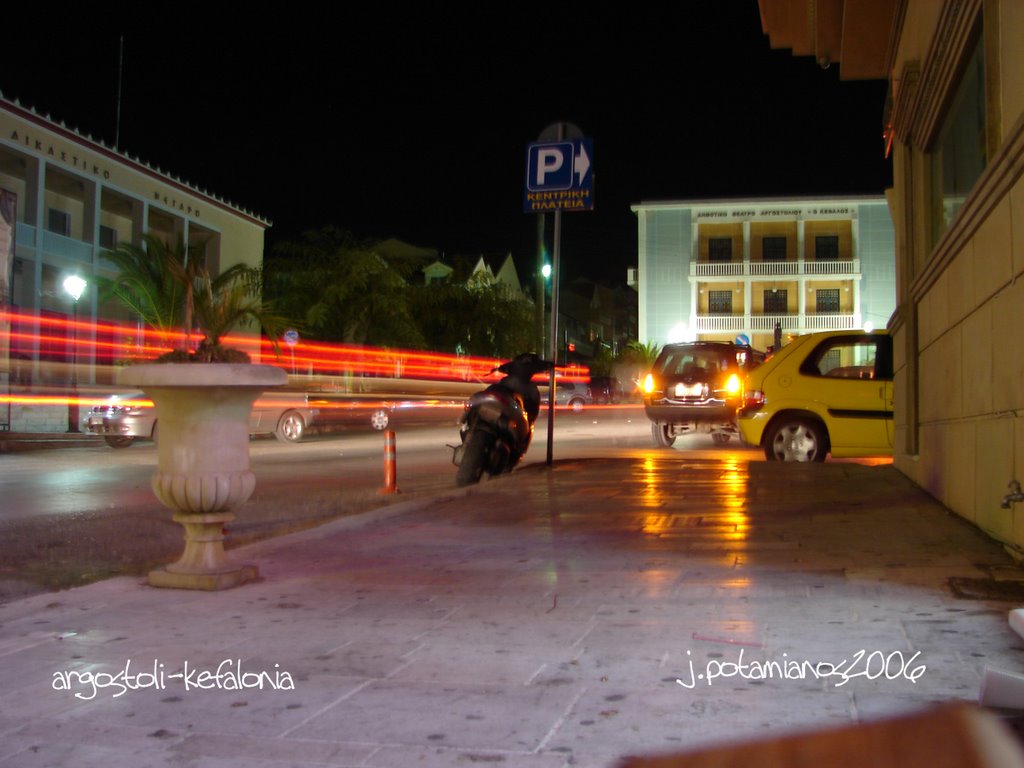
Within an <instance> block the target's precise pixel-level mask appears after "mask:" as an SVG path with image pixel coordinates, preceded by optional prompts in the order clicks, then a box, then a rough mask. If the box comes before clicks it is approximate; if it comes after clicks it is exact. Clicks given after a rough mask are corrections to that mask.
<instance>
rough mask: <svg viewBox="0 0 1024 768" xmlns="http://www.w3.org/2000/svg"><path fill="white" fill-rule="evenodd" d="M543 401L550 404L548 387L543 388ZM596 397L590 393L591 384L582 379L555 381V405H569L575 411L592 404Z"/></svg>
mask: <svg viewBox="0 0 1024 768" xmlns="http://www.w3.org/2000/svg"><path fill="white" fill-rule="evenodd" d="M540 399H541V403H542V404H543V405H547V404H548V388H547V387H543V388H542V389H541V396H540ZM593 402H594V398H593V396H592V395H591V393H590V386H589V385H587V384H584V383H583V382H580V381H556V382H555V405H556V406H558V405H567V406H569V407H570V408H572V409H573V410H574V411H576V412H579V411H582V410H583V406H585V405H591V404H593Z"/></svg>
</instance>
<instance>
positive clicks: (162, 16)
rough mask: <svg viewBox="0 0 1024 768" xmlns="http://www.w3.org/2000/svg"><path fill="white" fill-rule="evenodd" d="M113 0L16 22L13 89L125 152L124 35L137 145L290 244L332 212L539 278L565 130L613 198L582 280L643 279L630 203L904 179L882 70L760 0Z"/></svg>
mask: <svg viewBox="0 0 1024 768" xmlns="http://www.w3.org/2000/svg"><path fill="white" fill-rule="evenodd" d="M95 7H101V8H105V9H107V10H106V11H105V12H99V13H97V12H92V11H90V14H89V15H86V14H85V13H83V12H76V13H77V15H76V14H75V13H70V14H69V13H65V14H64V15H60V14H56V13H55V14H53V15H52V16H50V15H38V16H34V17H31V18H26V19H24V20H23V21H22V20H20V19H18V20H16V21H18V22H21V23H20V27H19V25H18V24H10V23H8V24H7V25H6V26H7V28H8V30H13V29H19V33H18V34H13V35H6V36H5V40H4V44H3V50H4V53H5V57H4V58H5V60H6V61H7V62H8V66H6V67H4V68H3V69H2V71H0V91H2V92H3V94H4V96H5V97H7V98H9V99H18V100H19V101H21V102H22V103H23V104H26V105H29V106H32V107H34V108H36V110H37V111H39V112H42V113H44V114H46V113H49V114H51V115H52V117H53V118H55V119H57V120H63V121H65V122H66V123H67V124H68V125H69V126H73V127H77V128H78V129H79V130H80V131H81V132H83V133H87V134H92V135H93V136H94V137H95V138H98V139H101V140H103V141H104V142H106V143H108V144H113V143H114V141H115V136H116V132H117V125H118V123H117V112H118V110H117V97H118V71H119V66H118V61H119V53H118V51H119V45H120V39H121V36H122V35H123V37H124V66H123V70H122V73H123V78H122V87H121V110H120V142H119V148H120V149H121V150H122V151H127V152H128V153H130V154H132V155H134V156H138V157H140V158H141V159H142V160H144V161H146V162H148V163H149V164H151V165H153V166H156V167H160V168H162V169H165V170H167V171H170V172H171V173H173V174H174V175H176V176H179V177H181V178H182V179H184V180H185V181H188V182H190V183H192V184H193V185H195V186H198V187H200V188H206V189H209V190H211V191H213V192H215V193H216V194H218V195H219V196H221V197H223V198H225V199H228V200H230V201H231V202H233V203H235V204H236V205H238V206H239V207H241V208H244V209H247V210H251V211H253V212H255V213H257V214H259V215H260V216H262V217H265V218H267V219H270V220H271V221H272V222H273V227H272V229H271V230H270V231H269V232H268V242H271V243H272V242H274V241H275V240H276V239H279V238H284V237H291V236H294V235H296V234H297V233H299V232H301V231H302V230H304V229H307V228H319V227H322V226H325V225H328V224H333V225H336V226H340V227H343V228H345V229H349V230H351V231H352V232H354V233H355V234H356V235H357V236H360V237H367V238H387V237H397V238H400V239H402V240H405V241H407V242H410V243H413V244H415V245H419V246H423V247H429V248H436V249H438V250H439V251H441V252H443V253H446V254H449V255H454V254H467V253H468V254H478V253H488V254H502V253H506V252H512V253H513V254H514V255H515V256H516V261H517V264H518V265H519V269H520V277H521V278H523V279H524V280H525V279H526V278H527V275H528V272H529V270H531V269H532V267H533V266H534V260H535V256H534V254H535V253H536V231H537V224H536V219H535V217H534V216H531V215H527V214H524V213H523V184H524V178H525V164H526V146H527V144H529V143H530V142H532V141H536V140H537V138H538V135H539V134H540V132H541V131H542V130H543V129H544V128H545V127H546V126H548V125H550V124H552V123H555V122H557V121H560V120H565V121H568V122H571V123H574V124H575V125H577V126H579V127H580V128H581V129H582V131H583V133H584V134H585V135H586V136H589V137H591V138H592V140H593V151H594V157H593V167H594V174H595V176H594V187H595V201H596V209H595V211H593V212H589V213H569V214H566V215H565V216H564V217H563V222H564V227H563V238H562V253H563V258H564V269H565V271H566V276H567V277H570V278H571V277H574V276H587V277H592V278H597V279H611V280H615V281H617V282H622V281H623V280H624V279H625V269H626V267H627V266H631V265H634V264H635V263H636V250H637V226H636V217H635V215H634V214H633V213H632V212H631V211H630V210H629V206H630V205H631V204H634V203H639V202H656V201H667V200H683V199H708V198H723V197H754V196H758V197H764V196H783V195H833V194H835V195H843V194H879V193H881V192H882V190H883V189H884V188H885V187H886V186H887V185H888V184H889V183H890V179H891V167H890V164H889V162H888V161H886V160H885V159H884V157H883V152H882V139H881V136H882V109H883V105H884V98H885V87H886V86H885V83H884V82H880V81H875V82H867V83H857V82H851V83H847V82H841V81H840V80H839V66H836V65H833V66H832V67H831V68H830V69H828V70H822V69H821V68H819V67H818V66H817V64H816V63H815V62H814V60H813V59H812V58H810V57H801V58H794V57H793V56H792V55H791V53H790V52H789V51H788V50H785V51H771V50H770V49H769V46H768V39H767V37H766V36H765V35H763V34H762V32H761V28H760V19H759V16H758V9H757V2H756V0H736V1H732V0H722V1H720V2H713V3H711V2H707V3H690V2H686V3H675V4H673V10H665V9H663V8H660V7H658V6H652V8H656V9H657V10H645V9H644V8H643V7H641V6H636V5H629V6H626V5H624V4H611V5H608V6H606V7H604V8H602V9H600V10H597V9H596V8H594V7H591V6H589V5H587V6H585V5H584V4H573V5H561V6H558V7H557V8H550V7H546V6H545V7H542V8H537V9H531V10H527V11H524V10H521V9H522V8H523V6H522V5H518V4H517V5H507V6H506V5H502V4H476V5H473V6H462V5H460V4H455V3H451V4H449V3H445V4H421V5H420V6H418V7H417V8H416V9H414V10H410V9H409V6H407V5H404V4H403V5H398V4H394V5H392V4H387V3H376V4H374V5H373V7H372V10H366V9H363V8H360V7H359V6H356V5H354V4H345V5H341V4H339V5H337V6H334V7H332V10H331V11H330V12H329V13H328V12H327V11H326V10H316V11H314V10H307V9H306V6H304V4H296V5H295V7H296V8H298V10H290V9H291V8H292V6H289V5H287V4H286V5H283V6H280V7H281V8H283V9H284V10H283V11H277V13H278V16H279V17H271V16H267V15H264V14H263V13H255V14H253V16H252V17H244V16H240V15H239V14H240V13H244V10H240V11H238V12H236V13H234V14H232V15H231V17H230V18H229V17H228V14H227V12H224V11H213V10H211V9H210V7H206V8H204V7H202V6H194V7H193V6H187V5H185V6H183V5H180V4H167V5H161V4H156V5H151V4H134V5H126V6H124V9H125V10H124V11H123V12H121V11H114V10H111V9H113V8H115V7H116V6H113V5H102V6H95ZM238 7H239V9H248V8H255V7H257V6H248V5H247V6H238ZM328 7H330V6H326V5H324V6H318V9H326V8H328ZM268 8H270V6H268ZM310 8H311V6H310ZM353 8H356V10H353ZM15 13H19V12H15ZM20 13H24V11H21V12H20ZM218 14H220V15H219V16H218ZM251 24H254V25H255V26H253V27H252V28H250V29H248V30H246V29H245V27H246V26H247V25H251ZM12 64H13V66H12Z"/></svg>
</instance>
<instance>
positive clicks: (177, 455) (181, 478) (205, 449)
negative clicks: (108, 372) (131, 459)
mask: <svg viewBox="0 0 1024 768" xmlns="http://www.w3.org/2000/svg"><path fill="white" fill-rule="evenodd" d="M144 244H145V246H146V247H145V248H137V247H136V246H124V247H119V248H118V249H117V250H115V251H113V252H109V253H108V254H107V258H108V260H110V261H113V262H114V263H115V264H117V265H118V266H120V267H121V270H122V271H121V273H120V274H119V275H118V277H117V278H115V279H113V280H112V281H110V282H109V283H108V289H109V290H110V291H111V292H112V293H113V295H115V296H118V297H120V298H121V299H122V301H124V302H125V303H126V304H127V305H128V306H130V307H132V308H133V309H135V311H137V312H138V313H139V315H140V316H141V317H142V318H143V319H144V320H146V321H147V322H149V323H150V324H151V325H153V326H154V327H157V328H161V329H162V330H168V327H167V326H166V325H163V324H164V323H172V322H173V323H181V325H180V326H177V327H184V328H186V329H191V328H192V327H193V323H194V324H195V325H196V326H197V327H198V329H199V332H200V334H201V340H200V342H199V345H198V347H197V349H196V351H195V352H192V351H191V350H190V349H189V337H190V336H191V333H189V332H186V333H185V343H184V344H183V347H182V348H181V349H177V350H174V351H172V352H169V353H167V354H165V355H163V356H162V357H161V358H160V359H158V360H157V361H156V362H154V363H149V364H143V365H133V366H130V367H128V368H126V369H124V370H123V371H121V372H120V374H119V375H118V382H119V383H121V384H126V385H130V386H135V387H138V388H139V389H141V390H143V391H144V392H145V393H146V394H147V395H148V396H149V397H150V398H152V400H153V403H154V405H155V406H156V412H157V418H158V420H159V423H160V439H159V441H158V443H157V456H158V458H157V471H156V473H155V474H154V475H153V480H152V485H153V492H154V493H155V494H156V497H157V498H158V499H159V500H160V501H161V502H162V503H163V504H164V505H165V506H167V507H170V508H171V509H172V510H174V513H175V514H174V520H175V522H178V523H180V524H181V525H183V526H184V528H185V551H184V552H183V554H182V556H181V558H180V559H179V560H178V561H177V562H175V563H172V564H170V565H168V566H166V567H164V568H160V569H157V570H154V571H151V572H150V574H149V583H150V584H151V585H153V586H158V587H178V588H183V589H226V588H228V587H233V586H236V585H238V584H242V583H244V582H246V581H249V580H250V579H253V578H256V576H257V575H258V574H257V569H256V567H255V566H252V565H238V564H235V563H233V562H232V561H231V560H229V559H228V557H227V555H226V554H225V552H224V525H225V524H227V523H229V522H231V521H232V520H234V519H235V515H234V513H233V512H232V510H233V509H234V508H235V507H237V506H239V505H240V504H242V503H244V502H245V501H246V500H247V499H248V498H249V497H250V496H251V495H252V492H253V490H254V489H255V487H256V479H255V476H254V475H253V474H252V472H251V471H250V470H249V414H250V412H251V411H252V406H253V403H254V402H255V401H256V398H257V397H259V395H260V393H262V392H263V391H264V390H266V389H270V388H274V387H279V386H281V385H283V384H285V383H287V381H288V377H287V375H286V374H285V372H284V371H283V370H281V369H280V368H276V367H274V366H269V365H254V364H252V363H250V362H249V357H248V355H246V354H245V353H244V352H241V351H239V350H230V349H227V348H225V347H224V346H223V345H222V343H221V340H222V338H223V336H224V335H225V334H226V333H228V332H229V331H231V330H232V329H233V328H235V327H237V326H238V325H241V324H244V323H246V322H252V321H255V322H258V323H260V324H261V325H262V326H263V328H264V329H265V330H266V331H267V332H268V335H269V336H270V338H271V340H272V342H273V344H274V347H275V349H277V338H278V336H279V331H280V330H281V329H282V328H283V326H284V321H283V320H282V319H281V318H280V317H278V316H277V315H275V314H273V313H272V312H270V311H268V310H267V309H266V308H265V307H263V306H262V305H261V303H260V302H259V299H258V296H257V294H256V292H255V291H254V290H253V285H254V283H253V281H252V277H253V275H254V274H255V271H254V270H251V269H249V268H246V267H244V266H242V267H235V268H232V269H230V270H228V271H227V272H225V273H224V274H222V275H219V276H218V277H216V278H212V277H211V276H210V274H209V272H208V271H207V270H206V268H205V265H203V264H202V262H201V261H200V260H198V259H190V258H189V254H188V250H187V249H186V248H184V247H183V245H182V244H181V242H180V241H179V244H178V247H177V248H176V249H172V248H169V247H168V246H167V245H166V244H165V243H163V241H161V240H159V238H154V237H151V236H147V237H146V238H144ZM147 256H148V257H150V259H148V260H147V258H146V257H147ZM119 259H120V261H119ZM172 327H174V326H172Z"/></svg>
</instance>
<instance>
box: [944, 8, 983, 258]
mask: <svg viewBox="0 0 1024 768" xmlns="http://www.w3.org/2000/svg"><path fill="white" fill-rule="evenodd" d="M973 35H974V37H973V40H974V43H973V45H972V46H970V47H969V48H968V53H967V60H966V65H965V67H964V72H963V75H961V79H960V83H959V85H958V86H957V88H956V92H955V94H954V96H953V101H952V102H951V104H950V107H949V111H948V112H947V113H946V115H945V117H944V118H943V120H942V124H941V128H940V129H939V134H938V138H937V139H936V141H935V144H934V146H933V147H932V150H931V171H932V232H933V236H934V242H936V243H937V242H938V240H939V238H940V237H942V234H943V233H944V232H945V231H946V230H947V229H948V228H949V225H950V224H951V223H952V221H953V219H954V218H956V214H957V211H959V210H960V208H961V206H963V204H964V200H966V198H967V195H968V194H969V193H970V191H971V188H972V187H973V186H974V183H975V182H976V181H977V180H978V178H979V177H980V176H981V173H982V171H984V170H985V164H986V162H987V159H988V158H987V152H986V148H985V141H986V131H985V110H986V107H985V46H984V44H983V42H982V38H983V36H982V34H981V23H980V21H979V23H978V24H977V25H976V28H975V30H974V33H973Z"/></svg>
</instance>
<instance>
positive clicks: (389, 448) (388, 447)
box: [380, 430, 399, 493]
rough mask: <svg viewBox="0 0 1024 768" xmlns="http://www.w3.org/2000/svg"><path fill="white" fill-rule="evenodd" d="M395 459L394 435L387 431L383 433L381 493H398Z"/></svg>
mask: <svg viewBox="0 0 1024 768" xmlns="http://www.w3.org/2000/svg"><path fill="white" fill-rule="evenodd" d="M395 459H396V455H395V433H394V432H392V431H391V430H388V431H387V432H385V433H384V487H383V488H381V489H380V492H381V493H399V490H398V471H397V468H396V463H397V462H396V460H395Z"/></svg>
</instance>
